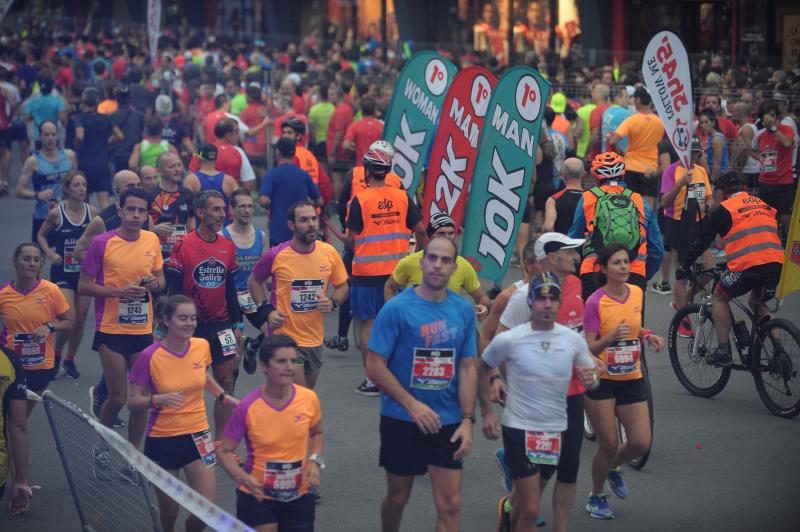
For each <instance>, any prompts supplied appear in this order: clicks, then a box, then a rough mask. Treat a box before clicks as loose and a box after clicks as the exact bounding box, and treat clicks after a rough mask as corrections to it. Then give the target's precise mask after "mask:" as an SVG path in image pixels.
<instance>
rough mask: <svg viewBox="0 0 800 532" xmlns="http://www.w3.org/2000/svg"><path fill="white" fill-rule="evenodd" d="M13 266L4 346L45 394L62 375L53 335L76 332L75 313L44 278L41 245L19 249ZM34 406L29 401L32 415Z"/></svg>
mask: <svg viewBox="0 0 800 532" xmlns="http://www.w3.org/2000/svg"><path fill="white" fill-rule="evenodd" d="M11 263H12V265H13V266H14V270H15V272H16V276H15V279H14V280H13V281H10V282H8V283H5V284H3V285H0V320H2V321H3V337H2V342H3V345H5V346H6V347H7V348H8V349H9V350H11V349H13V350H14V353H15V354H16V356H17V357H18V358H19V360H20V362H21V363H22V366H23V368H25V379H26V381H25V382H26V383H27V386H28V388H29V389H30V390H32V391H34V392H36V393H37V394H41V393H42V392H43V391H44V390H45V388H47V385H48V384H50V381H51V380H53V378H54V377H55V376H56V372H57V371H58V366H57V365H56V360H55V351H54V349H53V334H52V333H54V332H56V331H58V332H69V331H71V330H72V320H73V317H72V312H71V311H70V308H69V303H68V302H67V299H66V298H65V297H64V294H62V293H61V291H60V290H59V289H58V287H57V286H56V285H55V284H53V283H51V282H50V281H48V280H46V279H42V278H41V277H40V274H41V271H42V265H43V263H44V254H43V253H42V250H41V248H39V246H38V245H36V244H34V243H33V242H23V243H22V244H20V245H18V246H17V248H16V249H15V250H14V254H13V258H12V261H11ZM34 406H36V402H35V401H28V414H30V412H31V410H33V407H34ZM3 478H5V477H3Z"/></svg>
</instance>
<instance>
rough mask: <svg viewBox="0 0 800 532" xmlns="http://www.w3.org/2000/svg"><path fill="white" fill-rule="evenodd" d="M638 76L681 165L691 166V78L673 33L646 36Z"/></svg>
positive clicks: (683, 50)
mask: <svg viewBox="0 0 800 532" xmlns="http://www.w3.org/2000/svg"><path fill="white" fill-rule="evenodd" d="M642 75H643V76H644V83H645V86H646V87H647V90H648V91H649V92H650V97H651V98H652V100H653V104H654V105H655V107H656V112H657V113H658V116H659V118H661V121H662V122H663V123H664V129H666V131H667V136H668V137H669V140H670V142H672V146H673V147H674V148H675V151H676V152H678V158H679V159H680V161H681V163H682V164H683V166H684V167H685V168H687V169H688V168H691V166H692V162H691V153H690V144H691V143H692V130H691V127H692V119H693V113H694V111H693V106H692V77H691V70H690V69H689V57H688V56H687V55H686V48H684V47H683V43H682V42H681V40H680V38H678V36H677V35H675V34H674V33H672V32H670V31H662V32H659V33H657V34H656V35H655V37H653V38H652V39H650V43H649V44H648V45H647V49H646V50H645V52H644V59H643V60H642Z"/></svg>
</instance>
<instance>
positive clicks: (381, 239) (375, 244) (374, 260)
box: [353, 186, 411, 277]
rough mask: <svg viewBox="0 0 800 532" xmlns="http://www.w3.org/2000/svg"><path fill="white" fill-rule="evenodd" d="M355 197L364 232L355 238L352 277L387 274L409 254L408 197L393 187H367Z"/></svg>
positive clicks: (402, 191)
mask: <svg viewBox="0 0 800 532" xmlns="http://www.w3.org/2000/svg"><path fill="white" fill-rule="evenodd" d="M356 197H357V198H358V204H359V206H360V207H361V217H362V224H363V229H362V231H361V232H360V233H358V234H357V235H355V239H354V244H355V256H354V257H353V275H360V276H368V277H375V276H379V275H390V274H391V273H392V272H393V271H394V267H395V266H396V265H397V263H398V262H399V261H400V259H402V258H403V257H405V256H406V255H407V254H408V236H409V234H410V233H411V232H410V231H409V230H408V228H407V227H406V213H407V212H408V201H409V200H408V194H406V192H405V191H404V190H398V189H396V188H394V187H387V186H382V187H376V188H370V187H367V188H365V189H364V190H362V191H360V192H359V193H358V194H357V195H356Z"/></svg>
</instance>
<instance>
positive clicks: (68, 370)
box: [62, 360, 81, 379]
mask: <svg viewBox="0 0 800 532" xmlns="http://www.w3.org/2000/svg"><path fill="white" fill-rule="evenodd" d="M62 367H63V368H64V375H66V376H67V377H69V378H70V379H77V378H80V376H81V373H80V372H79V371H78V368H76V367H75V361H74V360H65V361H64V364H63V365H62Z"/></svg>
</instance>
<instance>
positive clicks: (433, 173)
mask: <svg viewBox="0 0 800 532" xmlns="http://www.w3.org/2000/svg"><path fill="white" fill-rule="evenodd" d="M496 84H497V78H496V77H494V75H493V74H492V73H491V72H489V71H488V70H486V69H485V68H483V67H477V66H473V67H468V68H465V69H464V70H462V71H460V72H459V73H458V74H457V75H456V77H455V78H454V79H453V83H452V84H451V85H450V89H449V90H448V91H447V95H446V96H445V99H444V105H443V106H442V114H441V117H440V118H439V128H438V130H437V131H436V137H435V138H434V141H433V148H432V149H431V156H430V159H429V162H430V166H429V167H428V173H427V177H426V180H425V199H424V201H423V203H422V222H423V225H425V226H426V227H427V225H428V220H429V219H430V217H431V215H433V214H435V213H437V212H445V213H447V214H449V215H450V217H452V218H453V220H455V222H456V228H458V227H460V226H461V219H462V218H463V217H464V209H465V208H466V205H467V191H468V190H469V184H470V182H472V171H473V170H474V169H475V161H476V159H477V158H478V143H479V142H480V135H481V131H482V130H483V120H484V118H485V117H486V110H487V108H488V106H489V98H491V96H492V91H493V90H494V86H495V85H496Z"/></svg>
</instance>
